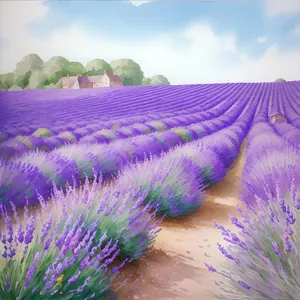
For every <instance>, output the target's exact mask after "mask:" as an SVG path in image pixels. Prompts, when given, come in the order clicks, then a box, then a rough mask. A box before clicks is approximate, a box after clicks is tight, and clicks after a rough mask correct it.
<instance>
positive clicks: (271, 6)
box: [265, 0, 300, 17]
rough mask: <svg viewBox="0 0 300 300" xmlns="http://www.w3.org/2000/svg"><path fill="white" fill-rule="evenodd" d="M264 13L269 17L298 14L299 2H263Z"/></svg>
mask: <svg viewBox="0 0 300 300" xmlns="http://www.w3.org/2000/svg"><path fill="white" fill-rule="evenodd" d="M265 1H266V2H265V5H266V12H267V15H268V16H269V17H277V16H279V15H286V14H299V13H300V1H299V0H265Z"/></svg>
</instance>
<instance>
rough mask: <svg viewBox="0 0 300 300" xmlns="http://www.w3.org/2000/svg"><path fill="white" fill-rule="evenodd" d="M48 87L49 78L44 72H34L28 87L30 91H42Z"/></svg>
mask: <svg viewBox="0 0 300 300" xmlns="http://www.w3.org/2000/svg"><path fill="white" fill-rule="evenodd" d="M45 85H47V77H46V75H45V74H44V73H43V72H42V71H33V72H32V73H31V76H30V78H29V83H28V85H27V87H28V88H29V89H41V88H44V86H45Z"/></svg>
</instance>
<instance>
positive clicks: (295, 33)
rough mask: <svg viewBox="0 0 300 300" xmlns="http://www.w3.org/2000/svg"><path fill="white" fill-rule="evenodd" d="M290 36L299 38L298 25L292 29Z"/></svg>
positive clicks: (299, 26) (299, 30)
mask: <svg viewBox="0 0 300 300" xmlns="http://www.w3.org/2000/svg"><path fill="white" fill-rule="evenodd" d="M291 35H293V36H297V37H298V36H299V37H300V23H298V24H296V25H295V27H294V29H293V30H292V32H291Z"/></svg>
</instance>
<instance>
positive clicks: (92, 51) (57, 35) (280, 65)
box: [0, 1, 300, 84]
mask: <svg viewBox="0 0 300 300" xmlns="http://www.w3.org/2000/svg"><path fill="white" fill-rule="evenodd" d="M25 3H31V4H30V5H31V8H30V9H29V8H28V7H27V8H25V6H26V5H27V4H25ZM1 4H2V3H1ZM34 5H35V8H34ZM19 6H21V7H19V9H20V10H21V11H23V12H24V11H25V10H26V9H27V11H26V12H27V13H26V17H20V16H18V15H15V16H14V18H13V19H11V18H7V20H6V22H5V24H4V25H5V26H4V28H1V34H4V35H5V37H7V38H8V39H9V44H8V45H7V47H5V49H1V64H0V68H1V70H0V71H1V72H9V71H13V70H14V68H15V64H16V62H18V61H19V60H20V59H21V58H22V57H23V56H25V55H26V54H28V53H37V54H38V55H40V56H41V58H42V59H44V60H48V59H49V58H50V57H52V56H57V55H62V56H65V57H66V58H68V59H69V60H73V61H74V60H75V61H80V62H82V63H84V64H85V63H87V62H88V61H89V60H91V59H93V58H104V59H106V60H107V61H110V60H113V59H117V58H132V59H133V60H135V61H136V62H138V63H139V64H140V65H141V67H142V69H143V71H144V72H145V76H147V77H148V76H153V75H156V74H163V75H165V76H166V77H167V78H168V79H169V80H170V82H171V83H172V84H188V83H206V82H233V81H238V82H240V81H274V80H275V79H276V78H277V77H282V78H285V79H287V80H296V79H298V80H299V79H300V51H296V50H295V51H289V52H286V53H280V52H279V51H278V48H277V46H276V45H273V46H272V47H270V48H269V49H268V50H267V51H266V52H265V53H264V55H263V56H262V57H261V58H260V59H257V58H256V59H254V58H251V53H247V52H243V53H241V52H239V51H238V49H237V47H236V39H235V37H234V36H233V35H231V34H227V35H216V34H215V33H214V31H213V30H212V29H211V28H210V27H209V26H208V25H206V24H194V25H192V26H189V27H188V28H185V29H183V30H182V31H180V32H177V33H176V34H167V33H165V34H161V35H158V36H157V35H156V36H151V37H145V38H144V39H136V40H131V41H130V40H127V41H122V42H121V41H118V40H116V39H113V38H111V37H109V36H104V35H103V34H101V31H98V32H97V35H93V34H91V33H90V31H89V30H88V29H87V28H84V27H78V26H71V27H70V28H65V29H61V30H57V31H55V32H53V34H52V35H51V36H50V37H47V38H44V39H43V38H41V37H34V36H31V35H29V34H28V32H26V30H25V29H26V26H27V25H28V24H29V22H30V21H33V20H36V19H37V18H40V17H43V16H44V15H45V14H46V12H47V10H46V9H45V8H44V7H43V6H42V5H41V3H37V2H35V1H31V2H22V3H21V1H20V3H19ZM6 9H7V8H6ZM6 13H9V11H8V10H6ZM1 14H2V11H1ZM22 18H23V19H22ZM10 23H12V24H14V23H17V24H15V25H14V26H15V27H12V28H11V27H10ZM16 28H19V29H20V30H21V28H22V30H21V31H20V32H21V34H19V31H18V30H17V29H16ZM11 32H13V33H14V34H11Z"/></svg>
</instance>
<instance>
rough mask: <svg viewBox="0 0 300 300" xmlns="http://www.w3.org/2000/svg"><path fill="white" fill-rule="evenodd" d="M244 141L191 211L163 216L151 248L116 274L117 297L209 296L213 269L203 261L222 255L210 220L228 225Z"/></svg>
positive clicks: (205, 299) (207, 299) (185, 299)
mask: <svg viewBox="0 0 300 300" xmlns="http://www.w3.org/2000/svg"><path fill="white" fill-rule="evenodd" d="M244 146H245V145H244V144H243V147H242V149H241V152H240V156H239V158H238V159H237V160H236V162H235V163H234V165H233V166H232V169H231V170H230V171H228V173H227V175H226V177H225V178H224V180H223V181H222V182H221V183H219V184H216V185H215V186H213V187H212V188H210V189H209V190H208V191H207V198H206V202H205V203H204V204H203V205H202V207H200V209H199V210H198V211H196V212H195V213H193V214H191V215H189V216H185V217H180V218H176V219H174V220H166V221H164V222H163V224H162V228H163V230H162V231H161V232H160V233H159V235H158V238H157V241H156V243H155V246H154V249H153V250H151V251H149V253H147V254H146V255H145V256H144V257H143V258H142V259H141V260H140V261H138V262H135V263H133V264H131V265H128V266H126V267H125V268H124V270H123V271H122V273H121V275H120V280H124V279H125V278H128V281H127V284H126V286H124V287H122V288H121V289H120V290H119V291H118V297H117V299H118V300H123V299H124V300H125V299H130V300H138V299H143V300H174V299H178V300H214V299H216V298H215V297H214V292H216V286H215V283H214V282H215V277H214V273H211V272H208V271H207V269H206V267H205V266H204V263H205V262H206V263H209V264H213V265H215V261H217V260H218V261H220V260H222V259H224V258H223V256H222V254H221V253H220V252H219V250H218V249H217V245H216V243H217V242H218V241H219V242H220V241H222V237H221V233H220V230H217V229H215V227H214V225H213V222H212V220H213V219H215V220H216V221H217V222H219V223H222V225H225V227H227V228H232V225H231V224H230V221H229V220H228V218H227V215H228V213H229V214H231V215H234V216H238V215H239V214H238V213H237V210H236V205H237V204H240V205H241V203H240V202H239V200H238V185H239V182H240V176H241V171H242V168H243V166H244V153H245V147H244Z"/></svg>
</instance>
